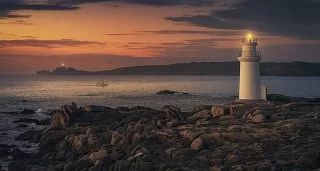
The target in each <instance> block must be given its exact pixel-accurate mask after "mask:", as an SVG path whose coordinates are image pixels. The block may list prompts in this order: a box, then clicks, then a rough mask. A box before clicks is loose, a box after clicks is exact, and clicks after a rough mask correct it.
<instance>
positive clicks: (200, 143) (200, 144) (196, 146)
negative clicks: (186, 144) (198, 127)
mask: <svg viewBox="0 0 320 171" xmlns="http://www.w3.org/2000/svg"><path fill="white" fill-rule="evenodd" d="M205 147H206V143H205V141H204V139H203V138H202V137H199V138H197V139H195V140H194V141H193V142H192V144H191V149H193V150H197V151H199V150H202V149H204V148H205Z"/></svg>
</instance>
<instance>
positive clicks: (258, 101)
mask: <svg viewBox="0 0 320 171" xmlns="http://www.w3.org/2000/svg"><path fill="white" fill-rule="evenodd" d="M235 102H237V103H244V104H267V103H269V102H268V101H267V100H262V99H257V100H246V99H236V100H235Z"/></svg>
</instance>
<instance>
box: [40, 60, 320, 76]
mask: <svg viewBox="0 0 320 171" xmlns="http://www.w3.org/2000/svg"><path fill="white" fill-rule="evenodd" d="M239 67H240V66H239V62H199V63H178V64H171V65H149V66H133V67H124V68H118V69H114V70H108V71H83V70H77V69H75V68H66V67H58V68H56V69H55V70H53V71H49V70H42V71H37V74H38V75H103V74H108V75H217V76H218V75H219V76H220V75H221V76H235V75H239ZM261 75H262V76H320V63H306V62H299V61H296V62H263V63H261Z"/></svg>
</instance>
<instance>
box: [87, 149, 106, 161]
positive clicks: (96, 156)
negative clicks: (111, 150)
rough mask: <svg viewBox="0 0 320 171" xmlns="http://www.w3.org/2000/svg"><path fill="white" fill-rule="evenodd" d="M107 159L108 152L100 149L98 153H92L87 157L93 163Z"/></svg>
mask: <svg viewBox="0 0 320 171" xmlns="http://www.w3.org/2000/svg"><path fill="white" fill-rule="evenodd" d="M107 157H108V150H106V149H100V150H99V151H96V152H93V153H91V154H90V156H89V157H88V158H89V159H90V160H91V161H92V162H93V163H95V162H96V161H99V160H104V159H105V158H107Z"/></svg>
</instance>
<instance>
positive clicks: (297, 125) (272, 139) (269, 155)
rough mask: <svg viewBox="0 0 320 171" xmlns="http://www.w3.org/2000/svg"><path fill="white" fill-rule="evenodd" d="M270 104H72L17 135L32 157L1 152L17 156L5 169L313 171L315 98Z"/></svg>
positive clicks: (318, 126) (317, 131) (317, 135)
mask: <svg viewBox="0 0 320 171" xmlns="http://www.w3.org/2000/svg"><path fill="white" fill-rule="evenodd" d="M269 99H270V102H268V103H264V104H242V103H233V104H226V105H223V106H217V105H210V106H198V107H195V108H194V109H193V110H192V111H189V112H182V111H181V110H180V109H179V108H178V107H175V106H170V105H168V106H164V107H163V108H162V109H161V111H158V110H154V109H150V108H146V107H133V108H127V107H118V108H115V109H113V108H109V107H103V106H94V105H92V106H86V107H78V106H77V105H76V104H75V103H71V104H68V105H64V106H62V107H61V109H59V110H56V111H53V112H52V113H51V115H52V116H51V120H50V124H49V125H48V127H47V128H46V129H44V130H40V131H37V130H31V131H27V132H25V133H23V134H21V135H20V136H19V137H17V140H19V141H30V142H33V143H34V142H35V143H39V151H38V152H37V153H35V154H26V153H23V152H21V151H18V150H16V151H15V152H9V151H10V147H9V146H5V145H0V154H1V152H3V154H4V155H10V153H12V154H15V155H12V154H11V156H12V157H13V161H12V162H11V163H10V164H9V166H8V169H9V171H126V170H132V171H149V170H160V171H180V170H181V171H183V170H186V171H188V170H211V171H219V170H259V171H260V170H294V169H297V170H299V169H300V170H312V169H319V168H320V100H319V99H305V98H291V97H287V96H282V95H271V96H269ZM28 122H33V121H30V120H28ZM34 122H36V121H34ZM42 124H46V122H42Z"/></svg>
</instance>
